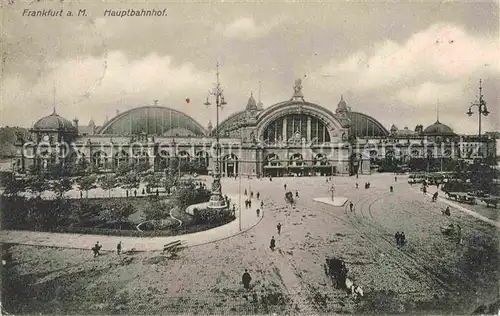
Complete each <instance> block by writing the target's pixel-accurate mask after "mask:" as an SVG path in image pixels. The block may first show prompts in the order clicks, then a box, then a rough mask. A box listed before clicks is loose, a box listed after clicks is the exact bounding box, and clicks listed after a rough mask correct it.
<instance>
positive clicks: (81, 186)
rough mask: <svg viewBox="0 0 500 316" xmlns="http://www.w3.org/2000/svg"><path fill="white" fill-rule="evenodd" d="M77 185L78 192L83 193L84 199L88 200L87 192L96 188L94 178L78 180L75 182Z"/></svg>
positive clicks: (87, 177)
mask: <svg viewBox="0 0 500 316" xmlns="http://www.w3.org/2000/svg"><path fill="white" fill-rule="evenodd" d="M76 182H77V183H78V190H80V191H85V197H86V198H87V199H88V198H89V190H92V189H94V188H95V187H96V184H95V183H96V178H95V176H92V175H90V176H85V177H81V178H78V180H76Z"/></svg>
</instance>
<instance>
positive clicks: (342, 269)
mask: <svg viewBox="0 0 500 316" xmlns="http://www.w3.org/2000/svg"><path fill="white" fill-rule="evenodd" d="M324 268H325V273H326V275H327V276H328V277H329V278H330V279H331V281H332V282H333V284H334V285H335V287H336V288H343V287H344V286H345V280H346V278H347V272H348V270H347V268H346V266H345V262H344V261H343V260H341V259H336V258H326V263H325V265H324Z"/></svg>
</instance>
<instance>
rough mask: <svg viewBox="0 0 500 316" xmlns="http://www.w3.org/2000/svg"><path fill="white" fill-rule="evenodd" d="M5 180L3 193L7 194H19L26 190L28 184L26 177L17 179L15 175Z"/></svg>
mask: <svg viewBox="0 0 500 316" xmlns="http://www.w3.org/2000/svg"><path fill="white" fill-rule="evenodd" d="M4 181H5V182H4V183H3V186H4V188H5V190H4V192H3V193H4V194H5V195H7V196H19V193H21V192H24V190H26V187H27V185H28V184H27V182H26V181H25V180H24V179H16V178H15V177H14V175H12V176H9V177H6V178H5V180H4Z"/></svg>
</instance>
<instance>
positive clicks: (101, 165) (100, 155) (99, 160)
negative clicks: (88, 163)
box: [92, 151, 108, 169]
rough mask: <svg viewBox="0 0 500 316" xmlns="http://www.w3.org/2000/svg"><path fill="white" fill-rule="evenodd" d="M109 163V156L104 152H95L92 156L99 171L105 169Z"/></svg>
mask: <svg viewBox="0 0 500 316" xmlns="http://www.w3.org/2000/svg"><path fill="white" fill-rule="evenodd" d="M107 162H108V155H106V153H105V152H103V151H98V152H95V153H94V154H93V155H92V163H93V165H94V166H95V167H96V168H97V169H105V168H106V163H107Z"/></svg>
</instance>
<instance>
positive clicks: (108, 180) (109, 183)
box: [101, 175, 116, 197]
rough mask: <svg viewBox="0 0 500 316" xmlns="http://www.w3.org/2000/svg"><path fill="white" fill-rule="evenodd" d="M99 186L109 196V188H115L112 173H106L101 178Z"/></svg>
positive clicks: (114, 179)
mask: <svg viewBox="0 0 500 316" xmlns="http://www.w3.org/2000/svg"><path fill="white" fill-rule="evenodd" d="M101 188H102V189H103V190H107V191H108V196H109V197H111V190H112V189H114V188H116V178H115V176H113V175H107V176H105V177H104V178H102V180H101Z"/></svg>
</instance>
